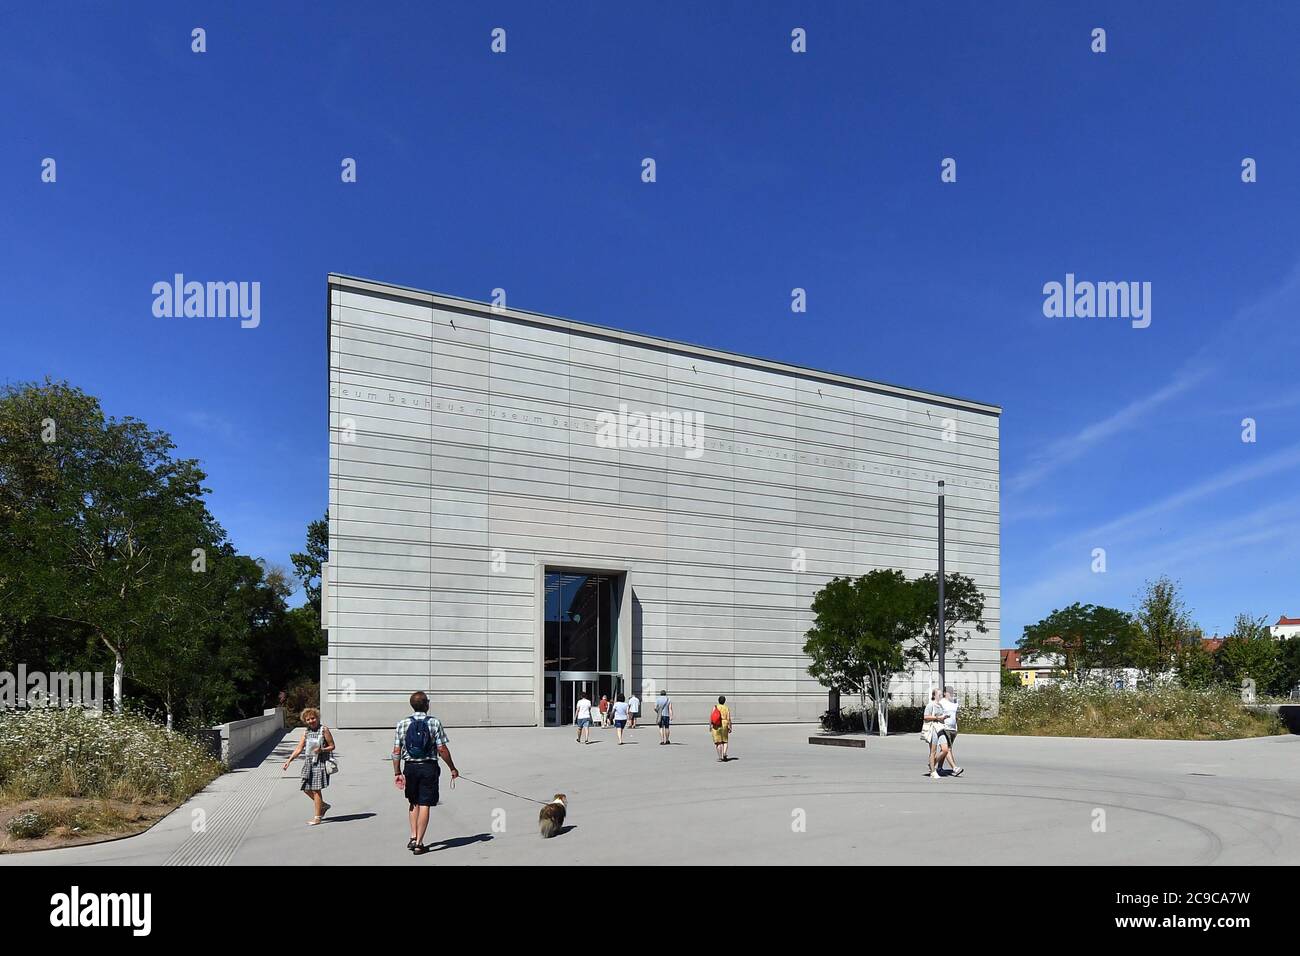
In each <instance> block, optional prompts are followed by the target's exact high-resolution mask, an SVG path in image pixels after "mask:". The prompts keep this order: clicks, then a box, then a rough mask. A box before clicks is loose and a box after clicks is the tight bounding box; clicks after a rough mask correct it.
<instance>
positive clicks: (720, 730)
mask: <svg viewBox="0 0 1300 956" xmlns="http://www.w3.org/2000/svg"><path fill="white" fill-rule="evenodd" d="M709 731H710V732H711V733H712V734H713V742H714V743H715V744H725V743H726V742H727V738H728V737H729V736H731V731H730V730H728V729H727V728H726V727H725V726H723V727H710V728H709Z"/></svg>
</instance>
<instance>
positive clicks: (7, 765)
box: [0, 708, 222, 803]
mask: <svg viewBox="0 0 1300 956" xmlns="http://www.w3.org/2000/svg"><path fill="white" fill-rule="evenodd" d="M221 769H222V768H221V764H220V763H219V762H218V761H217V760H215V759H213V757H212V756H211V755H210V754H209V753H208V752H207V751H206V750H205V749H204V748H203V747H202V746H201V745H200V744H199V743H198V742H197V741H195V740H192V739H191V738H189V737H186V736H185V735H184V734H178V733H171V732H169V731H168V730H167V729H166V728H165V727H162V726H160V725H158V724H155V723H154V722H153V721H150V720H146V719H145V718H143V717H136V716H133V715H121V716H118V715H112V714H105V715H103V716H100V717H94V716H91V715H89V714H88V713H86V712H83V711H80V710H58V709H54V708H50V709H35V710H13V711H5V712H0V792H3V793H5V794H6V795H8V796H9V797H10V798H11V799H25V798H35V797H97V798H100V799H106V800H128V801H136V802H170V803H179V802H180V801H182V800H185V799H187V798H188V797H190V796H191V795H193V794H194V793H196V792H198V791H199V790H201V789H203V788H204V787H205V786H207V785H208V783H209V782H211V781H212V780H213V779H214V778H215V777H216V776H217V775H218V774H219V773H221Z"/></svg>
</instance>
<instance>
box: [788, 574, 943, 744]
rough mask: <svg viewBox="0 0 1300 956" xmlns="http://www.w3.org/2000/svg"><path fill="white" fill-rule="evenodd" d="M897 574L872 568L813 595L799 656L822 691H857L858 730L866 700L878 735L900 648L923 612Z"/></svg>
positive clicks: (883, 730) (884, 726)
mask: <svg viewBox="0 0 1300 956" xmlns="http://www.w3.org/2000/svg"><path fill="white" fill-rule="evenodd" d="M918 593H919V592H918V591H917V589H916V588H914V587H913V586H912V584H911V582H909V581H908V580H907V577H906V576H905V575H904V574H903V572H902V571H897V570H876V571H870V572H868V573H866V574H864V575H862V576H861V577H858V578H843V577H837V578H833V579H832V580H831V581H829V582H828V583H827V584H826V585H825V587H823V588H822V589H821V590H819V591H818V592H817V594H816V595H815V596H814V597H813V602H812V610H813V615H814V621H813V626H812V628H811V629H810V630H809V631H808V633H807V641H806V642H805V643H804V647H803V650H804V653H805V654H807V655H808V657H809V658H811V659H812V664H811V666H810V667H809V668H808V673H809V674H811V675H812V676H813V677H815V678H817V680H818V681H820V682H821V683H822V684H823V685H824V686H826V687H835V688H838V689H839V690H840V691H848V692H850V693H852V692H856V693H857V694H858V695H859V701H860V703H861V706H862V715H863V717H862V720H863V729H864V730H870V729H871V726H870V718H869V714H870V710H869V709H868V705H867V701H868V698H870V700H871V702H872V704H873V705H874V709H875V712H876V719H877V724H878V726H879V731H880V734H881V735H884V734H887V733H889V683H890V680H891V679H892V678H893V676H894V675H895V674H897V673H899V672H900V671H902V670H903V667H904V655H903V649H904V647H905V646H906V645H907V644H908V643H909V642H911V641H914V640H916V639H917V638H918V637H919V636H920V634H921V631H922V629H923V627H924V621H925V614H926V611H925V608H924V606H923V605H922V603H921V601H920V600H918Z"/></svg>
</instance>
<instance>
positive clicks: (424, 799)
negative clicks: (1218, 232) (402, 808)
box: [393, 690, 460, 856]
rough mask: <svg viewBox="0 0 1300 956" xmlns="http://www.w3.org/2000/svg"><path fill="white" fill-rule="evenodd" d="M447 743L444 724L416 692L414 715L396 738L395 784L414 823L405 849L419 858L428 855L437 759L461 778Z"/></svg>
mask: <svg viewBox="0 0 1300 956" xmlns="http://www.w3.org/2000/svg"><path fill="white" fill-rule="evenodd" d="M447 743H448V741H447V732H446V731H445V730H443V729H442V721H441V720H439V719H438V718H437V717H432V716H430V715H429V695H428V694H426V693H425V692H424V691H422V690H417V691H416V692H415V693H414V694H412V695H411V716H409V717H403V718H402V719H401V720H400V721H399V722H398V724H397V732H396V733H395V734H394V735H393V784H394V786H396V787H397V789H398V790H402V791H404V792H405V793H406V802H407V804H408V805H409V813H408V815H409V817H410V821H411V840H410V842H409V843H407V844H406V848H407V849H408V850H410V851H411V852H412V853H414V854H416V855H417V856H419V855H420V854H423V853H428V852H429V847H428V846H426V845H425V843H424V834H425V831H426V830H428V828H429V810H430V808H431V807H436V806H437V805H438V776H439V774H440V773H441V771H440V769H439V767H438V758H439V757H441V758H442V759H443V762H445V763H446V764H447V769H448V770H450V771H451V779H452V780H453V781H454V780H455V779H456V778H457V777H459V776H460V771H459V770H457V769H456V764H455V762H454V761H453V760H452V759H451V750H449V749H448V747H447ZM403 764H405V773H403Z"/></svg>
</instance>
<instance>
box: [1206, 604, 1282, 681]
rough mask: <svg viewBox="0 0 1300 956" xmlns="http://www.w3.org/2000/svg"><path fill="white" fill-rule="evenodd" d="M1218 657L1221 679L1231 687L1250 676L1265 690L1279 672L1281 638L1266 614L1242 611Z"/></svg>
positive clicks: (1216, 653) (1224, 641) (1217, 654)
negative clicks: (1252, 614)
mask: <svg viewBox="0 0 1300 956" xmlns="http://www.w3.org/2000/svg"><path fill="white" fill-rule="evenodd" d="M1214 657H1215V664H1216V667H1217V670H1218V674H1219V679H1220V680H1221V681H1222V682H1223V683H1225V684H1227V685H1228V686H1229V687H1233V688H1237V687H1240V686H1241V682H1242V681H1243V680H1245V679H1246V678H1250V679H1251V680H1253V681H1254V682H1255V686H1256V688H1257V689H1258V690H1259V692H1260V693H1265V692H1266V691H1267V688H1269V687H1270V686H1272V684H1273V681H1274V678H1275V677H1276V675H1277V666H1278V664H1277V641H1275V640H1274V639H1273V634H1272V632H1271V631H1269V629H1268V625H1267V624H1266V623H1265V619H1264V618H1262V617H1260V618H1254V617H1251V616H1250V615H1249V614H1238V615H1237V620H1236V622H1235V624H1234V625H1233V628H1232V633H1231V634H1229V635H1228V636H1227V637H1226V638H1224V640H1223V643H1222V644H1220V645H1219V649H1218V651H1216V652H1215V655H1214Z"/></svg>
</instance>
